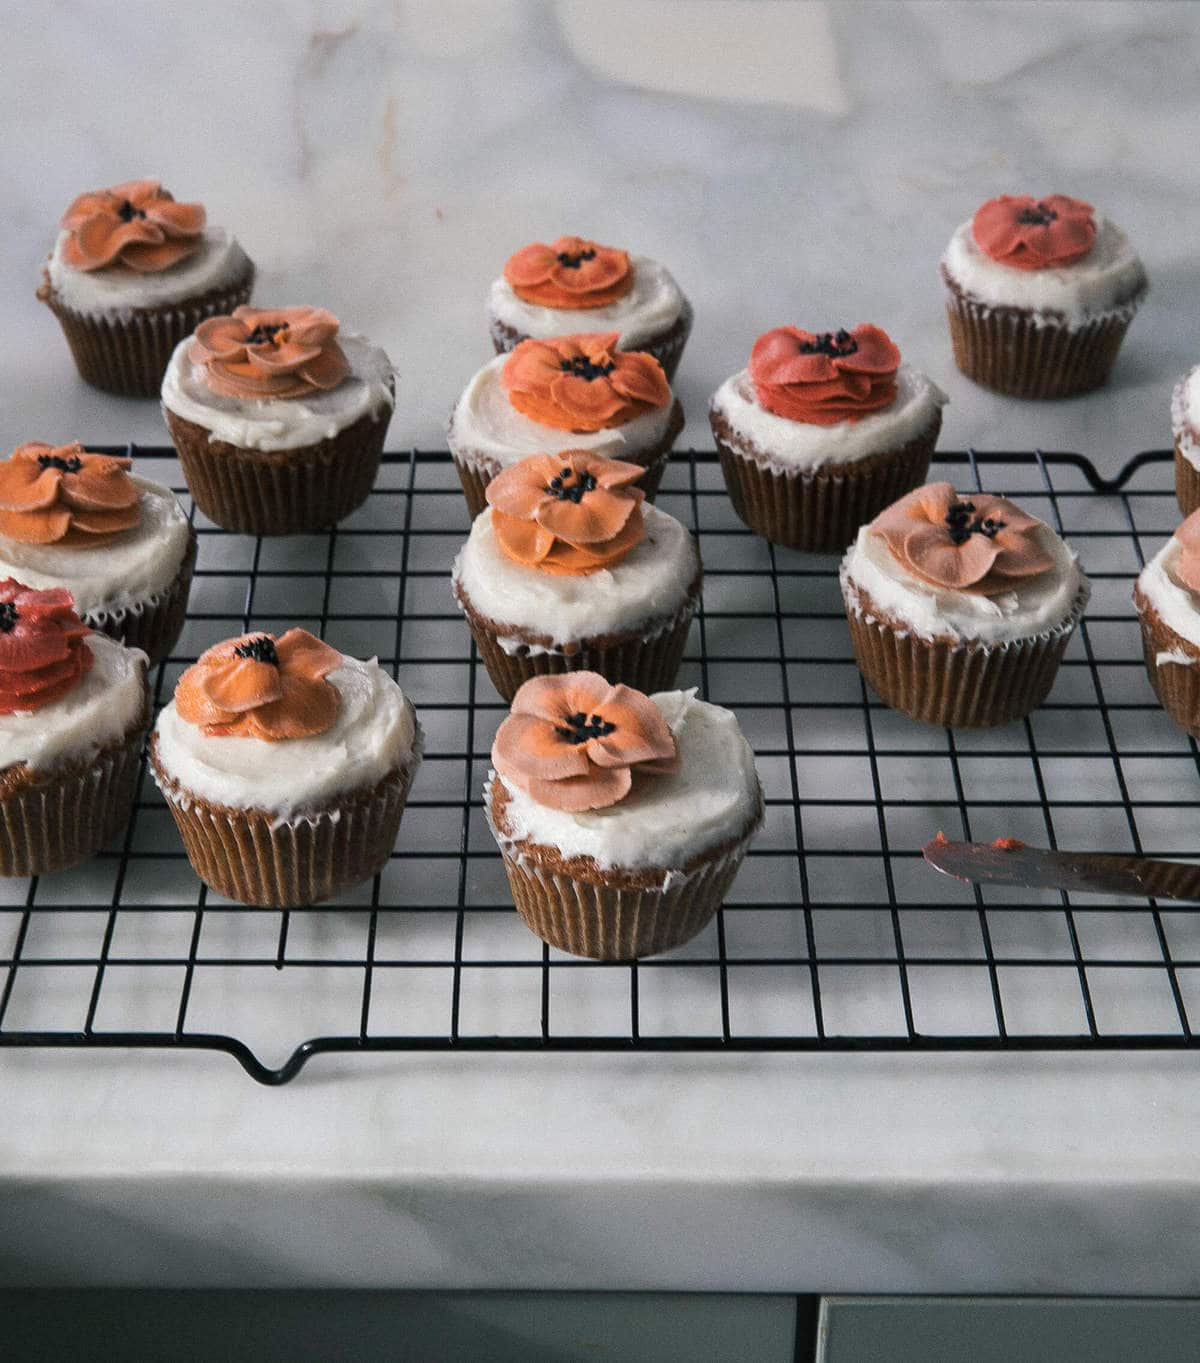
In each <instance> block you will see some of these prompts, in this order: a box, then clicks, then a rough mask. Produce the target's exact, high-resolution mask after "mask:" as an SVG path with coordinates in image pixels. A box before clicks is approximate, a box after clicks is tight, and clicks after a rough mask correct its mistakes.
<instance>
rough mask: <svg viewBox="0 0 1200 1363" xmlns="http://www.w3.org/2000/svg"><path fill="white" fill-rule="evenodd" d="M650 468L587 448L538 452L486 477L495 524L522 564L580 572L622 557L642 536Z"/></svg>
mask: <svg viewBox="0 0 1200 1363" xmlns="http://www.w3.org/2000/svg"><path fill="white" fill-rule="evenodd" d="M645 471H646V470H645V469H643V468H641V467H640V466H639V465H637V464H627V463H625V462H624V461H622V460H620V459H606V458H604V457H603V456H602V455H597V454H591V453H589V452H588V451H587V450H563V451H562V452H561V453H559V454H533V455H530V456H529V458H527V459H522V460H521V461H520V463H518V464H513V465H511V466H510V467H508V468H506V469H504V470H503V471H502V472H500V473H498V474H497V475H496V477H495V478H493V479H492V481H491V482H490V483H489V484H488V488H487V499H488V503H489V505H490V506H491V508H492V513H491V514H492V528H493V530H494V532H495V535H496V539H497V540H498V542H499V544H500V548H501V549H502V550H503V551H504V553H505V554H507V555H508V557H509V558H511V559H514V560H515V561H516V562H517V563H523V564H525V565H526V566H528V567H530V568H537V569H539V570H540V571H542V572H547V573H554V574H557V575H560V576H572V577H574V576H579V575H582V574H585V573H594V572H596V571H597V570H598V569H600V568H610V567H612V566H613V565H614V564H616V563H619V562H620V561H621V559H623V558H624V557H625V556H626V555H627V554H628V553H629V552H630V550H631V549H633V548H634V546H635V545H637V544H639V543H640V542H641V540H642V536H643V533H644V527H643V524H642V501H643V499H644V498H645V495H646V494H645V493H644V492H643V491H642V490H641V488H638V487H633V486H632V484H633V483H635V482H636V481H637V479H639V478H640V477H641V476H642V475H643V474H644V473H645Z"/></svg>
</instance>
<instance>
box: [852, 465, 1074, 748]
mask: <svg viewBox="0 0 1200 1363" xmlns="http://www.w3.org/2000/svg"><path fill="white" fill-rule="evenodd" d="M841 583H842V596H843V598H844V600H845V603H846V615H847V617H848V619H849V622H850V638H851V640H852V641H853V644H854V656H855V658H856V660H857V662H858V666H859V668H860V669H861V670H862V674H863V676H864V677H865V678H866V680H867V682H868V683H869V684H870V686H871V687H872V688H873V689H874V690H875V691H876V692H877V693H878V694H879V696H880V697H881V698H882V699H883V700H884V701H885V702H886V703H887V704H888V705H890V706H891V707H892V709H893V710H899V711H900V712H901V713H902V714H905V715H908V717H909V718H910V719H919V720H923V721H924V722H925V723H927V724H944V725H949V726H951V727H959V726H962V727H980V728H983V727H992V726H994V725H998V724H1007V723H1008V722H1009V721H1010V720H1014V719H1021V718H1022V717H1023V716H1025V715H1028V714H1030V713H1031V712H1032V711H1033V710H1036V709H1037V707H1038V706H1039V705H1040V704H1041V703H1042V701H1043V700H1045V698H1046V695H1047V693H1048V692H1049V690H1050V688H1051V686H1052V685H1053V684H1054V677H1055V674H1056V673H1057V672H1058V665H1059V663H1060V662H1061V660H1062V656H1063V652H1064V651H1065V649H1066V647H1067V642H1068V640H1069V639H1070V637H1071V633H1072V631H1073V630H1074V629H1075V626H1076V624H1078V622H1079V617H1080V616H1081V615H1082V614H1083V610H1084V607H1085V606H1086V605H1087V600H1088V596H1089V594H1090V590H1091V589H1090V587H1089V585H1088V581H1087V578H1085V577H1084V575H1083V573H1082V572H1081V571H1080V569H1079V565H1078V563H1077V562H1076V558H1075V554H1074V553H1073V552H1072V551H1071V550H1070V549H1069V548H1068V547H1067V546H1066V545H1065V544H1064V543H1063V541H1062V540H1061V539H1059V537H1058V536H1057V535H1056V534H1055V533H1054V531H1053V530H1051V529H1050V527H1049V526H1048V525H1046V524H1045V523H1044V522H1042V521H1039V520H1038V519H1037V518H1036V517H1034V516H1030V515H1028V514H1027V513H1026V512H1024V511H1022V510H1020V508H1019V507H1017V506H1015V505H1014V504H1013V503H1012V502H1010V501H1008V500H1007V499H1006V498H1004V497H993V496H990V495H988V494H986V493H982V492H973V493H970V494H969V495H967V496H959V494H958V493H956V492H955V490H954V488H953V487H951V485H950V484H949V483H930V484H929V485H928V486H927V487H922V488H918V489H917V490H916V491H915V492H910V493H909V494H908V496H907V497H903V498H901V499H900V501H898V502H897V503H896V504H895V506H890V507H888V509H887V510H886V511H884V512H883V513H882V514H881V515H880V516H878V517H876V519H875V520H874V521H872V522H871V524H870V525H865V526H863V527H862V529H861V530H860V531H859V532H858V538H857V539H856V540H855V542H854V544H853V545H851V547H850V549H849V550H848V551H847V553H846V556H845V558H844V559H843V561H842V569H841Z"/></svg>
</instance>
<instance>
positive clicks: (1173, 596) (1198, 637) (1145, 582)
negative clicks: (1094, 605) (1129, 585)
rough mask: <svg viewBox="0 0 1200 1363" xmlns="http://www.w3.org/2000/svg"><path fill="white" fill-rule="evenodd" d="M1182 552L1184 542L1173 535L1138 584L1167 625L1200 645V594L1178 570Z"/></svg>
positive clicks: (1139, 576) (1191, 642)
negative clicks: (1190, 586)
mask: <svg viewBox="0 0 1200 1363" xmlns="http://www.w3.org/2000/svg"><path fill="white" fill-rule="evenodd" d="M1182 552H1183V546H1182V545H1181V544H1180V542H1179V540H1178V539H1176V537H1175V536H1174V535H1172V536H1171V538H1170V539H1169V540H1168V541H1167V542H1166V544H1164V545H1163V547H1162V548H1161V549H1160V550H1159V551H1158V553H1157V554H1155V555H1154V557H1153V558H1152V559H1151V560H1150V562H1149V563H1147V564H1146V566H1145V567H1144V568H1143V569H1142V571H1141V572H1140V573H1139V574H1138V580H1137V586H1138V591H1139V592H1141V594H1142V595H1143V596H1144V597H1145V598H1146V600H1147V601H1148V602H1149V603H1150V604H1151V605H1152V606H1153V607H1154V609H1155V611H1156V613H1157V614H1158V618H1159V619H1160V620H1161V621H1162V622H1163V624H1164V625H1166V626H1167V628H1168V629H1172V630H1174V631H1175V633H1176V634H1178V635H1179V636H1180V638H1181V639H1186V640H1187V642H1188V643H1189V644H1193V645H1194V646H1195V647H1196V648H1200V598H1198V597H1197V595H1196V593H1195V592H1193V591H1191V590H1190V589H1189V588H1187V587H1185V586H1184V585H1183V583H1182V582H1180V580H1179V578H1178V576H1177V575H1176V572H1175V565H1176V564H1177V563H1178V562H1179V555H1180V554H1181V553H1182ZM1172 661H1173V660H1172ZM1188 661H1189V662H1190V661H1191V659H1189V660H1188Z"/></svg>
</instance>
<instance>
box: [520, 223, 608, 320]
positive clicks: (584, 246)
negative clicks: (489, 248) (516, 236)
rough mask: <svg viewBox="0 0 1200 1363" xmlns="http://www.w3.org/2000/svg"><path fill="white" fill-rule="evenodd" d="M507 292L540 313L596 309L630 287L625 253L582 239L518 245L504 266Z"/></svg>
mask: <svg viewBox="0 0 1200 1363" xmlns="http://www.w3.org/2000/svg"><path fill="white" fill-rule="evenodd" d="M504 278H505V279H507V280H508V282H509V283H510V284H511V285H512V290H513V293H515V294H516V295H517V297H518V298H523V299H524V300H525V302H527V303H537V304H540V305H541V306H542V307H544V308H602V307H603V306H604V305H605V304H606V303H612V302H614V301H615V300H616V299H618V298H622V297H624V295H625V294H627V293H628V292H629V291H630V289H632V288H633V266H632V265H631V264H630V262H629V253H628V252H627V251H618V250H617V249H616V248H615V247H612V246H598V245H597V244H596V243H595V242H594V241H587V240H586V239H585V238H583V237H559V239H558V240H557V241H555V242H552V243H551V244H550V245H549V246H547V245H546V244H545V242H541V241H535V242H533V243H532V244H531V245H529V246H522V247H521V249H520V250H519V251H518V252H517V253H516V254H515V255H512V256H509V258H508V263H507V264H506V265H505V266H504Z"/></svg>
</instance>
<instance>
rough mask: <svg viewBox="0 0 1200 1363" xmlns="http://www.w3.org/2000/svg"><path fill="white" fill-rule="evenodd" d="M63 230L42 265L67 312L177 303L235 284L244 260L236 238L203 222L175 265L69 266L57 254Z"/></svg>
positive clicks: (122, 310)
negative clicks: (149, 268)
mask: <svg viewBox="0 0 1200 1363" xmlns="http://www.w3.org/2000/svg"><path fill="white" fill-rule="evenodd" d="M69 235H70V234H69V233H68V232H60V233H59V235H58V240H57V241H56V242H55V243H54V253H53V254H52V255H51V257H50V263H49V265H48V267H47V268H48V271H49V275H50V285H51V287H52V288H53V290H54V292H55V295H56V297H57V301H58V302H59V303H61V304H62V305H63V306H64V307H67V308H70V309H71V310H72V311H73V312H84V313H107V314H110V315H111V314H117V315H119V316H123V317H128V316H129V315H130V314H131V313H133V312H134V311H135V309H137V308H157V307H162V306H163V305H164V304H170V303H182V302H185V301H187V300H189V299H192V298H198V297H199V296H200V295H201V294H204V293H210V292H211V291H212V290H214V289H223V288H229V287H231V286H232V285H234V284H237V283H238V282H240V281H241V280H242V279H243V278H244V277H245V275H246V272H247V270H248V268H249V266H250V260H249V257H248V256H247V255H246V253H245V251H243V250H242V248H241V247H240V246H239V245H238V243H237V241H236V239H235V238H233V237H232V236H230V235H229V233H228V232H226V231H224V230H223V229H222V228H220V227H210V228H208V229H207V230H206V231H205V233H204V235H203V237H202V239H201V242H200V246H199V248H198V249H197V250H196V251H194V252H193V253H192V254H191V255H190V256H187V257H186V258H185V259H184V260H181V261H180V262H179V263H178V264H177V265H172V266H171V268H170V269H169V270H159V271H157V272H149V273H145V274H143V273H140V272H139V271H137V270H130V269H127V268H126V267H124V266H110V267H109V268H108V269H104V270H77V269H75V268H74V267H73V266H70V265H68V264H66V262H65V261H64V260H63V258H62V250H63V242H64V241H66V239H67V237H68V236H69Z"/></svg>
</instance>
